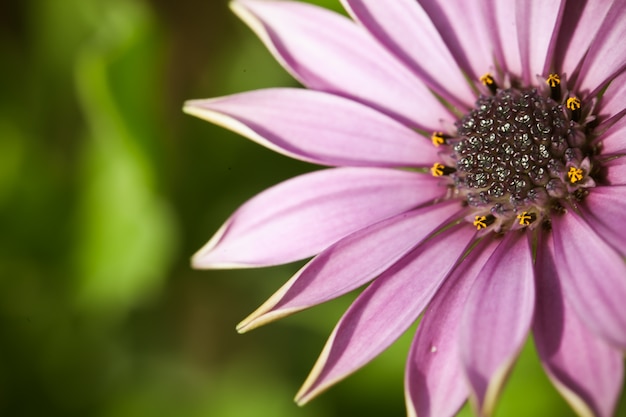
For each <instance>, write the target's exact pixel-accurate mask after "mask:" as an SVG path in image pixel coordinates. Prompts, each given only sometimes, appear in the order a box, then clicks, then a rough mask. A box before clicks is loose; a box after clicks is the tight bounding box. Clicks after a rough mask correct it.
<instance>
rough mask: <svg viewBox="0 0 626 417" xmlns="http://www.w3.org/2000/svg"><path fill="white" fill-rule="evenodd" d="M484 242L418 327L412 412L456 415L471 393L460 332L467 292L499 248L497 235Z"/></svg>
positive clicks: (408, 381)
mask: <svg viewBox="0 0 626 417" xmlns="http://www.w3.org/2000/svg"><path fill="white" fill-rule="evenodd" d="M483 242H486V244H481V245H480V246H478V247H476V248H474V249H473V250H472V252H470V254H469V255H468V256H467V257H466V258H465V259H464V260H463V261H462V263H461V264H460V265H459V266H457V267H456V268H455V270H454V272H453V273H452V275H451V276H450V277H449V278H448V279H446V281H445V282H444V284H443V285H442V286H441V288H440V289H439V290H438V291H437V294H436V295H435V297H434V298H433V301H432V302H431V303H430V305H429V306H428V308H427V309H426V311H425V312H424V316H423V318H422V321H421V323H420V325H419V327H418V328H417V334H416V336H415V339H414V340H413V344H412V345H411V350H410V352H409V358H408V360H407V364H406V376H405V393H406V401H407V409H408V415H409V417H416V416H419V417H446V416H453V415H455V414H456V413H457V412H458V410H459V408H460V407H461V405H462V404H463V402H465V400H466V399H467V396H468V395H469V389H468V386H467V383H466V381H465V378H464V375H463V368H462V366H461V360H460V356H459V355H460V354H459V349H458V348H459V344H458V334H459V328H460V322H461V317H462V314H463V308H464V306H465V300H466V298H467V294H468V293H469V290H470V288H471V286H472V284H473V283H474V281H475V280H476V278H477V277H478V274H479V273H480V271H481V269H482V268H483V266H484V265H485V263H486V262H487V259H488V258H489V256H490V255H491V254H492V253H493V251H494V250H495V248H496V247H497V243H496V241H494V240H492V239H485V240H483Z"/></svg>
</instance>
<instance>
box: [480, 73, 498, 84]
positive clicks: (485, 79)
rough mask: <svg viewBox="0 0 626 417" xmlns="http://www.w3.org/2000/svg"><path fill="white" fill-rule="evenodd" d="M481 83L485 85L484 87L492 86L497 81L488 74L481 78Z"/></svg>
mask: <svg viewBox="0 0 626 417" xmlns="http://www.w3.org/2000/svg"><path fill="white" fill-rule="evenodd" d="M480 82H481V83H483V85H486V86H490V85H492V84H494V83H495V82H496V81H495V80H494V79H493V76H492V75H491V74H489V73H487V74H485V75H483V76H482V77H480Z"/></svg>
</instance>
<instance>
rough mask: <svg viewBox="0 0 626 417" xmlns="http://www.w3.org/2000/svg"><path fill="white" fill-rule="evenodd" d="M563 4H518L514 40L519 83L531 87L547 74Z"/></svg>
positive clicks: (538, 0) (541, 0) (523, 0)
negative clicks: (537, 79) (517, 59)
mask: <svg viewBox="0 0 626 417" xmlns="http://www.w3.org/2000/svg"><path fill="white" fill-rule="evenodd" d="M564 6H565V1H564V0H563V1H545V0H517V1H516V2H515V11H516V14H517V38H518V40H519V51H520V57H521V64H522V80H523V81H524V82H525V83H526V84H532V83H533V81H535V78H536V75H537V74H539V75H545V74H546V73H547V72H548V71H549V70H550V65H551V63H552V53H553V50H554V47H555V42H556V36H557V35H558V28H559V26H560V24H561V16H562V12H563V8H564Z"/></svg>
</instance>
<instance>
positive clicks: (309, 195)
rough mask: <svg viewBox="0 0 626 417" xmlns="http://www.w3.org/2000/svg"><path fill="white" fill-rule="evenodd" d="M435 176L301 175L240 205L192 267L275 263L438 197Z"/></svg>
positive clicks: (381, 172) (375, 172)
mask: <svg viewBox="0 0 626 417" xmlns="http://www.w3.org/2000/svg"><path fill="white" fill-rule="evenodd" d="M444 192H445V187H443V186H440V183H439V182H438V181H436V180H434V178H433V177H431V176H429V175H426V174H420V173H413V172H406V171H399V170H392V169H384V168H335V169H327V170H322V171H317V172H313V173H310V174H305V175H301V176H299V177H296V178H292V179H290V180H287V181H285V182H283V183H281V184H278V185H276V186H274V187H272V188H269V189H267V190H265V191H264V192H262V193H261V194H259V195H257V196H256V197H254V198H252V199H251V200H249V201H248V202H247V203H245V204H244V205H243V206H241V207H240V208H239V209H238V210H237V211H236V212H235V213H234V214H233V215H232V216H231V218H230V219H228V221H226V223H225V224H224V225H223V226H222V227H221V228H220V230H219V231H218V232H217V233H216V234H215V236H213V238H212V239H211V240H210V241H209V242H208V243H207V244H206V245H205V246H204V247H203V248H202V249H200V251H199V252H198V253H196V255H194V258H193V265H194V266H195V267H196V268H224V267H231V268H235V267H239V268H246V267H255V266H267V265H277V264H282V263H287V262H292V261H295V260H298V259H302V258H306V257H309V256H312V255H315V254H317V253H319V252H321V251H322V250H323V249H325V248H327V247H328V246H330V245H331V244H333V243H335V242H336V241H337V240H339V239H341V238H342V237H344V236H347V235H348V234H350V233H353V232H355V231H357V230H359V229H362V228H364V227H367V226H369V225H371V224H373V223H375V222H378V221H380V220H383V219H386V218H389V217H391V216H394V215H397V214H400V213H404V212H405V211H408V210H411V209H413V208H415V207H417V206H419V205H421V204H424V203H427V202H429V201H432V200H433V199H435V198H437V197H440V196H442V195H443V193H444Z"/></svg>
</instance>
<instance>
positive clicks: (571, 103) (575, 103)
mask: <svg viewBox="0 0 626 417" xmlns="http://www.w3.org/2000/svg"><path fill="white" fill-rule="evenodd" d="M566 105H567V108H568V109H570V110H571V111H576V110H578V109H580V105H581V103H580V99H579V98H578V97H570V98H568V99H567V102H566Z"/></svg>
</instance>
